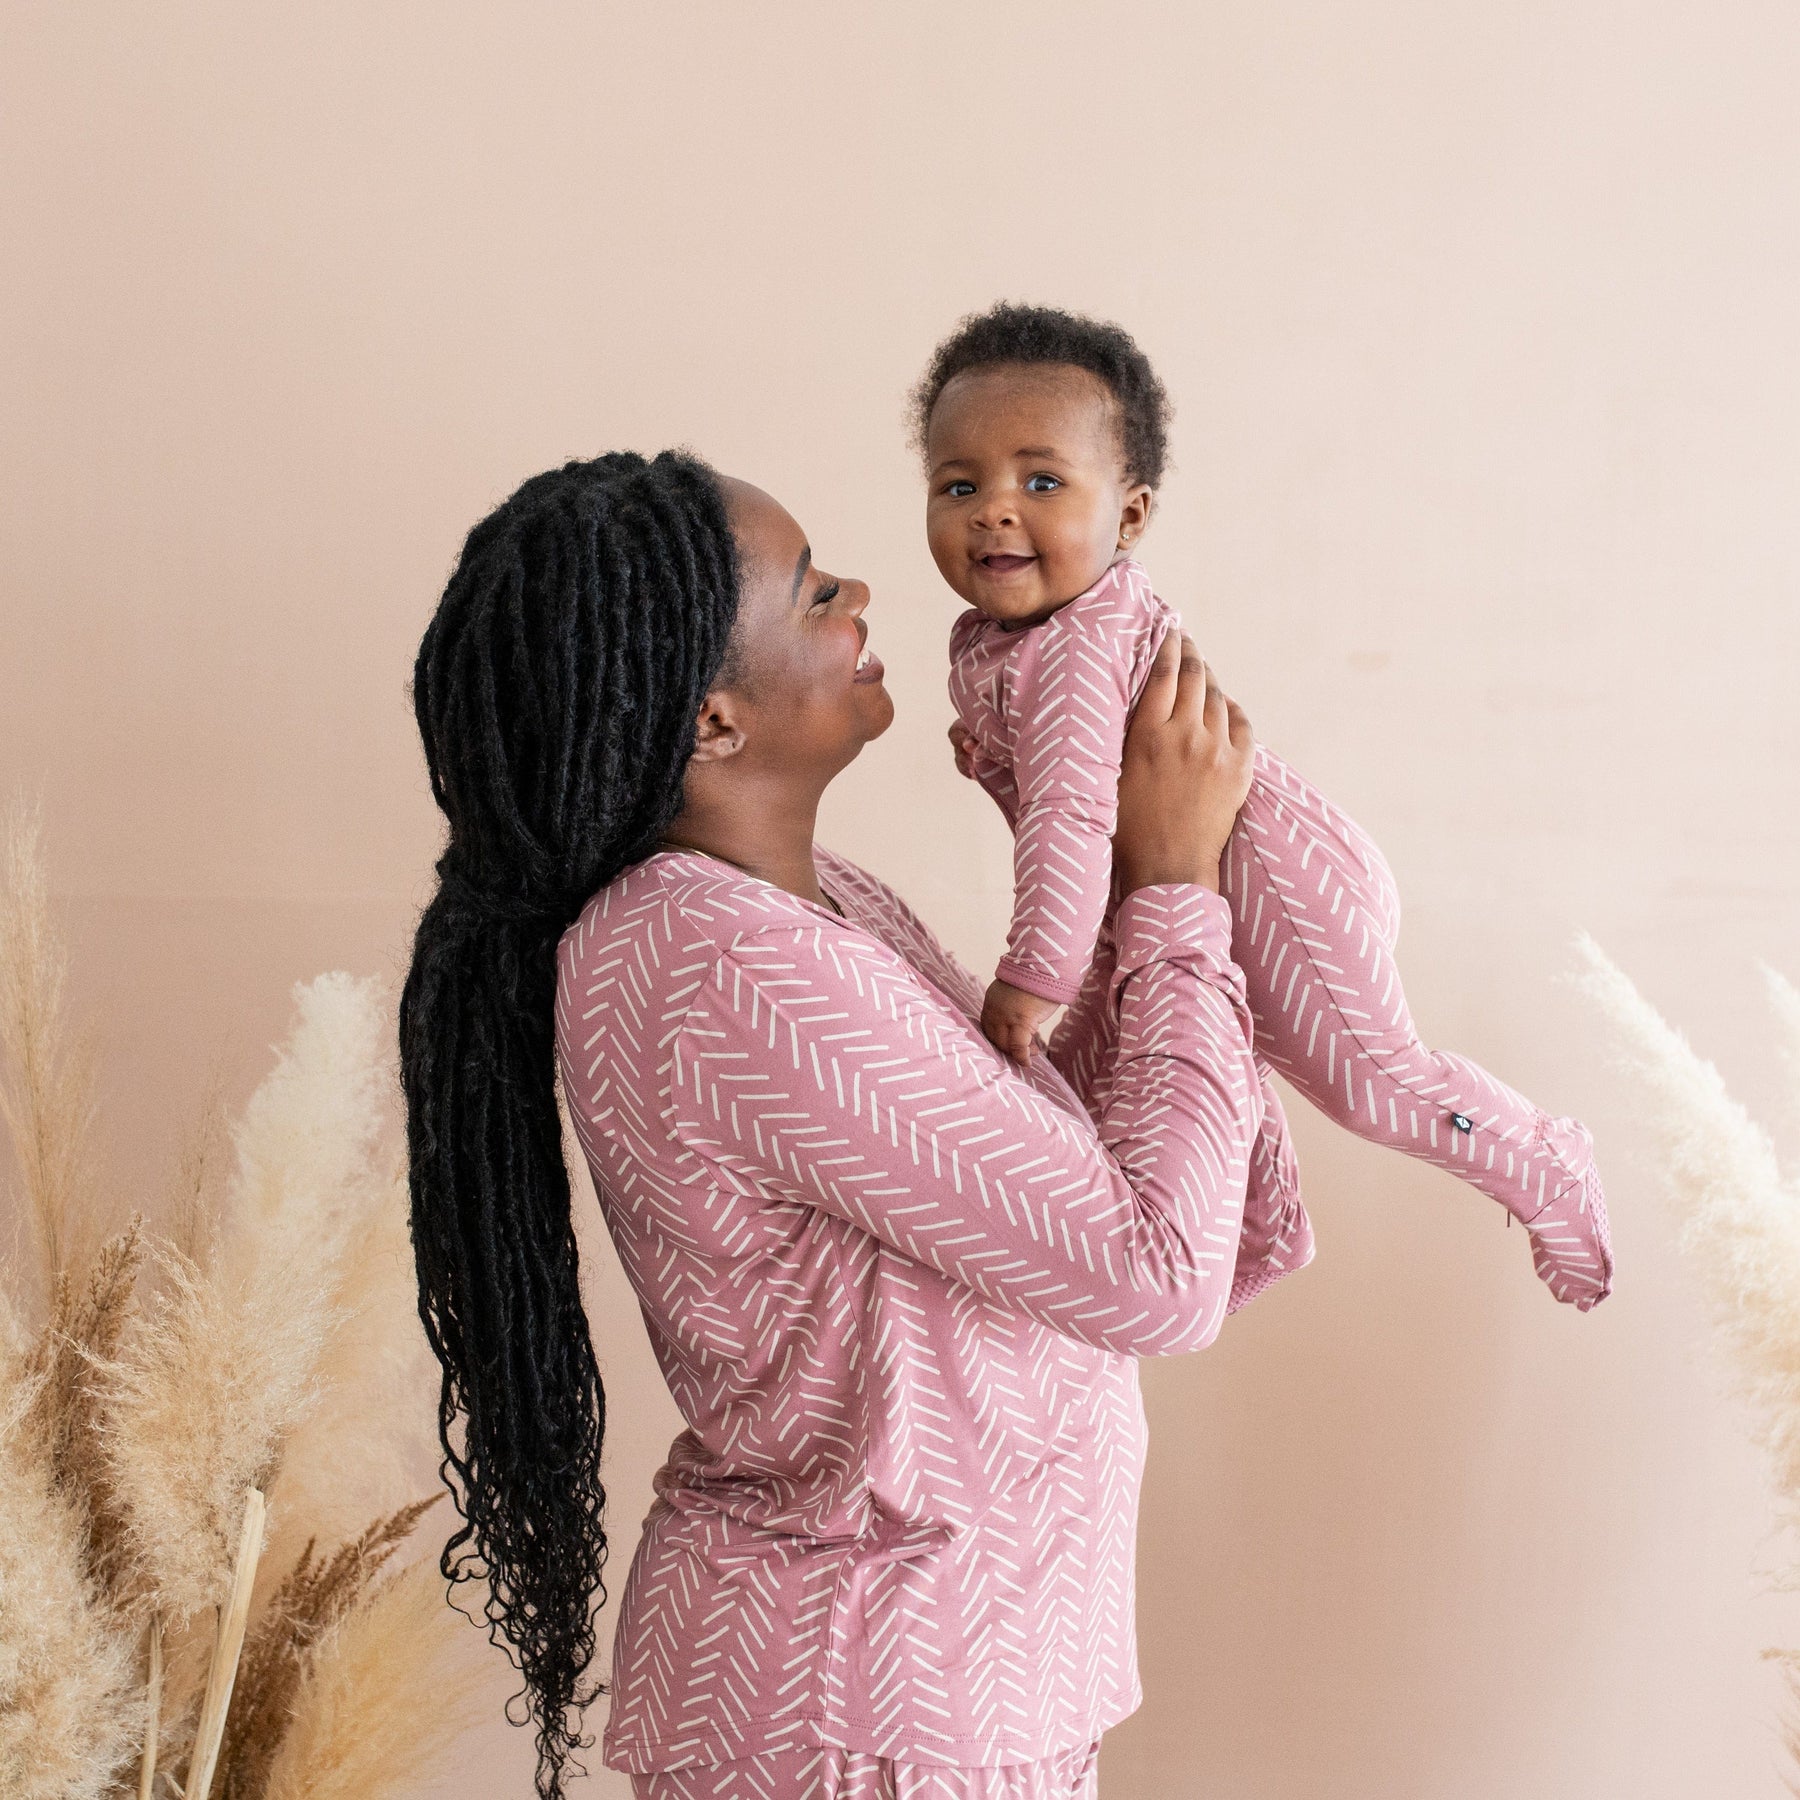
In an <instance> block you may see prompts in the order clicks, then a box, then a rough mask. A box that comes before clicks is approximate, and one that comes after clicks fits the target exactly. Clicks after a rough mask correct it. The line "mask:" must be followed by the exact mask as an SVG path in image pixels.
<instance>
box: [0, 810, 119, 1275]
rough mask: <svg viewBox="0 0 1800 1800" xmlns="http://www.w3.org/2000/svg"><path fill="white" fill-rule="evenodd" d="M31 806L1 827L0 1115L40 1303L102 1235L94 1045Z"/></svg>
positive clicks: (77, 1270) (76, 1269)
mask: <svg viewBox="0 0 1800 1800" xmlns="http://www.w3.org/2000/svg"><path fill="white" fill-rule="evenodd" d="M38 839H39V821H38V814H37V810H36V809H35V808H27V807H26V806H25V805H24V804H23V802H22V801H14V802H13V803H12V805H11V806H9V807H8V809H7V813H6V819H5V823H4V827H3V828H0V1119H3V1120H4V1121H5V1125H6V1129H7V1133H8V1136H9V1137H10V1138H11V1140H12V1146H13V1152H14V1156H15V1159H16V1162H17V1168H18V1184H19V1188H20V1190H21V1198H22V1202H23V1204H22V1205H21V1207H20V1211H21V1212H22V1213H23V1215H24V1217H25V1218H26V1219H27V1220H28V1221H29V1223H30V1226H31V1231H32V1238H33V1248H34V1250H35V1252H36V1263H37V1267H38V1270H39V1275H40V1285H41V1294H42V1301H43V1305H44V1307H45V1309H46V1310H48V1309H49V1308H50V1307H51V1306H53V1305H54V1303H55V1300H56V1295H57V1290H58V1285H59V1283H60V1282H62V1281H64V1280H79V1278H80V1275H81V1272H82V1271H83V1270H84V1269H85V1268H86V1265H87V1261H88V1258H89V1256H90V1255H91V1254H92V1249H93V1245H94V1244H95V1242H96V1241H97V1238H98V1236H99V1216H100V1206H99V1181H98V1178H97V1173H96V1168H95V1162H94V1154H93V1130H92V1126H93V1117H94V1081H93V1053H92V1050H91V1048H90V1047H89V1046H88V1045H87V1044H85V1043H82V1042H76V1041H74V1040H73V1039H71V1038H70V1036H69V1034H68V1032H67V1029H66V1021H65V1019H64V1017H63V987H64V981H65V978H66V974H67V967H68V960H67V954H66V952H65V950H64V948H63V944H62V940H61V938H60V937H59V935H58V934H57V932H56V930H55V927H54V925H53V924H52V922H51V918H50V904H49V892H48V884H47V882H46V880H45V875H44V864H43V857H42V855H41V853H40V850H39V844H38Z"/></svg>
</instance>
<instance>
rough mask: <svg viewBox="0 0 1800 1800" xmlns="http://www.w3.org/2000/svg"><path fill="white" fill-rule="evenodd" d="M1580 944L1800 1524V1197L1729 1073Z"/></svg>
mask: <svg viewBox="0 0 1800 1800" xmlns="http://www.w3.org/2000/svg"><path fill="white" fill-rule="evenodd" d="M1577 943H1578V948H1579V950H1580V952H1581V954H1582V956H1583V958H1584V960H1585V962H1586V964H1587V968H1586V970H1585V972H1584V974H1583V975H1582V976H1581V977H1580V978H1579V981H1580V985H1581V986H1582V987H1583V988H1584V989H1585V990H1586V992H1587V993H1588V994H1589V996H1590V997H1591V998H1592V999H1593V1000H1594V1001H1595V1003H1596V1004H1597V1005H1598V1006H1599V1008H1600V1010H1601V1012H1602V1013H1603V1014H1604V1015H1605V1016H1606V1018H1607V1019H1608V1020H1609V1021H1610V1022H1611V1024H1612V1026H1613V1028H1614V1030H1615V1032H1616V1034H1617V1037H1616V1042H1617V1046H1618V1053H1619V1056H1620V1059H1621V1060H1622V1061H1623V1063H1624V1065H1625V1067H1626V1069H1627V1071H1628V1072H1629V1074H1630V1075H1631V1076H1632V1077H1633V1079H1634V1081H1635V1083H1636V1086H1637V1089H1638V1092H1639V1094H1640V1096H1641V1102H1642V1103H1641V1105H1640V1108H1639V1116H1640V1118H1641V1119H1642V1121H1643V1130H1644V1133H1645V1136H1646V1139H1647V1142H1648V1148H1649V1150H1650V1152H1651V1154H1652V1158H1653V1160H1654V1162H1655V1164H1656V1166H1657V1168H1658V1171H1659V1175H1660V1179H1661V1181H1662V1184H1663V1186H1664V1187H1665V1188H1666V1190H1667V1192H1668V1194H1669V1196H1670V1198H1671V1199H1672V1200H1673V1202H1674V1203H1675V1205H1676V1207H1677V1208H1678V1209H1679V1211H1680V1217H1681V1244H1682V1248H1683V1249H1684V1250H1685V1251H1686V1252H1687V1253H1688V1254H1689V1255H1690V1257H1691V1258H1692V1260H1693V1263H1694V1266H1695V1267H1696V1269H1697V1270H1698V1272H1699V1275H1700V1281H1701V1285H1702V1289H1703V1291H1704V1294H1705V1298H1706V1301H1707V1304H1708V1307H1709V1310H1710V1311H1711V1313H1712V1316H1713V1321H1714V1325H1715V1328H1716V1331H1717V1333H1718V1336H1719V1338H1720V1340H1721V1347H1722V1349H1723V1350H1724V1352H1725V1357H1726V1360H1727V1362H1728V1364H1729V1366H1730V1370H1731V1374H1732V1377H1733V1379H1734V1380H1735V1382H1736V1385H1737V1386H1738V1388H1739V1390H1740V1391H1741V1393H1742V1395H1743V1397H1744V1398H1745V1399H1746V1400H1747V1401H1748V1402H1749V1404H1750V1407H1751V1409H1752V1430H1753V1432H1754V1434H1755V1436H1756V1438H1757V1440H1758V1442H1759V1443H1760V1444H1761V1446H1762V1448H1763V1449H1764V1450H1765V1451H1766V1452H1767V1453H1768V1456H1769V1458H1770V1461H1771V1464H1772V1466H1773V1472H1774V1476H1775V1482H1776V1486H1777V1489H1778V1490H1779V1493H1780V1495H1781V1499H1782V1502H1783V1505H1784V1507H1785V1508H1786V1509H1787V1511H1788V1513H1789V1516H1790V1519H1795V1518H1800V1195H1796V1194H1795V1193H1794V1192H1793V1191H1792V1189H1790V1188H1789V1187H1788V1185H1787V1183H1786V1182H1785V1181H1784V1180H1783V1177H1782V1173H1781V1168H1780V1164H1779V1161H1778V1159H1777V1157H1776V1154H1775V1146H1774V1143H1773V1141H1772V1140H1771V1138H1770V1136H1769V1134H1768V1132H1766V1131H1765V1130H1763V1128H1762V1127H1761V1126H1760V1125H1758V1124H1757V1123H1756V1121H1755V1120H1754V1119H1752V1118H1751V1117H1750V1115H1749V1113H1747V1112H1746V1111H1745V1110H1744V1108H1743V1106H1742V1105H1740V1104H1739V1103H1738V1102H1737V1101H1736V1100H1734V1099H1733V1098H1732V1097H1731V1094H1730V1093H1729V1092H1728V1091H1727V1089H1726V1086H1725V1082H1724V1080H1723V1078H1722V1077H1721V1076H1720V1074H1719V1071H1718V1070H1717V1069H1716V1068H1715V1067H1714V1066H1713V1065H1712V1064H1711V1063H1710V1062H1708V1061H1706V1060H1705V1059H1704V1058H1703V1057H1701V1056H1699V1055H1697V1054H1696V1053H1695V1051H1694V1050H1693V1049H1692V1047H1691V1046H1690V1045H1689V1044H1688V1041H1687V1039H1686V1038H1685V1037H1684V1036H1683V1035H1682V1034H1681V1033H1680V1032H1679V1031H1677V1030H1676V1029H1675V1028H1674V1027H1673V1026H1671V1025H1669V1024H1668V1023H1667V1022H1666V1021H1665V1020H1664V1019H1663V1018H1662V1016H1661V1015H1660V1014H1659V1013H1658V1012H1657V1011H1656V1009H1655V1008H1654V1007H1653V1006H1651V1004H1650V1003H1649V1001H1647V1000H1646V999H1645V998H1644V997H1643V995H1642V994H1640V993H1639V992H1638V990H1637V989H1636V987H1635V986H1633V985H1632V982H1631V980H1630V978H1629V977H1628V976H1627V975H1625V974H1624V972H1623V971H1622V970H1620V969H1619V968H1618V966H1617V965H1616V964H1615V963H1614V962H1613V961H1612V960H1611V959H1610V958H1609V957H1608V956H1607V955H1606V953H1605V952H1604V951H1603V950H1601V949H1600V947H1599V946H1598V945H1597V944H1596V943H1595V942H1594V941H1593V939H1592V938H1589V937H1587V936H1586V935H1585V934H1584V935H1583V936H1582V937H1580V938H1579V939H1578V940H1577ZM1777 980H1779V978H1777ZM1781 986H1782V987H1785V986H1786V984H1785V983H1782V984H1781ZM1788 992H1789V993H1790V994H1791V992H1792V990H1791V989H1788Z"/></svg>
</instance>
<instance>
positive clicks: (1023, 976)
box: [994, 956, 1081, 1006]
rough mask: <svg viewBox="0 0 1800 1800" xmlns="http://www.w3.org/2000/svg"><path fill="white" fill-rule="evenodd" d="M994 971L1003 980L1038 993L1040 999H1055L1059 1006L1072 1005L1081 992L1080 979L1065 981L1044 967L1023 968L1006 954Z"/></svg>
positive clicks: (1027, 990)
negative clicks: (1050, 973) (1044, 969)
mask: <svg viewBox="0 0 1800 1800" xmlns="http://www.w3.org/2000/svg"><path fill="white" fill-rule="evenodd" d="M994 973H995V974H996V975H998V976H999V977H1000V979H1001V980H1002V981H1007V982H1011V984H1012V985H1013V986H1014V987H1016V988H1023V989H1024V990H1025V992H1026V993H1028V994H1036V995H1037V997H1038V998H1039V999H1040V1000H1053V1001H1055V1002H1056V1004H1057V1005H1058V1006H1068V1005H1070V1004H1071V1003H1072V1002H1073V1001H1074V1000H1075V999H1076V998H1077V997H1078V996H1079V994H1080V993H1081V983H1080V982H1079V981H1063V980H1061V979H1060V978H1058V977H1057V976H1055V975H1048V974H1046V973H1045V972H1044V971H1043V970H1042V969H1027V968H1022V967H1021V966H1020V965H1019V964H1018V963H1016V962H1012V961H1010V960H1009V959H1008V958H1006V957H1004V956H1003V957H1001V959H1000V960H999V962H997V963H996V964H995V965H994Z"/></svg>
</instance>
